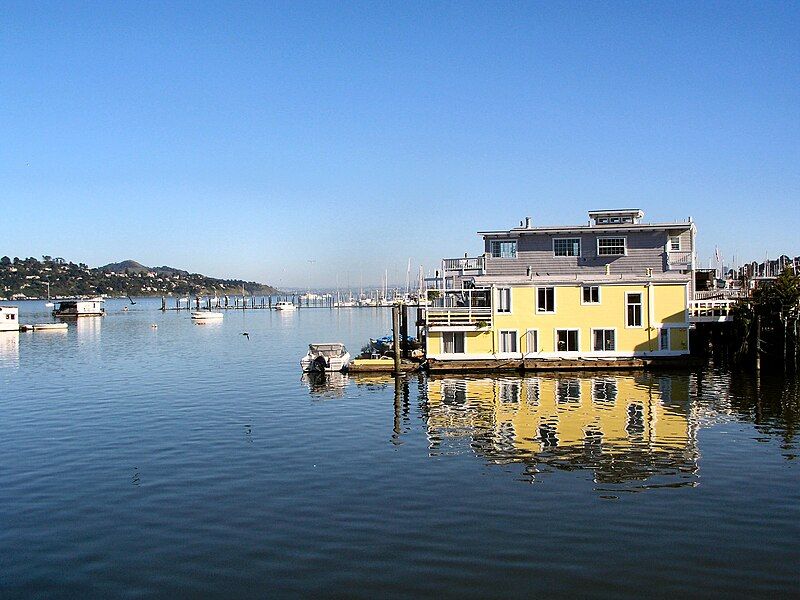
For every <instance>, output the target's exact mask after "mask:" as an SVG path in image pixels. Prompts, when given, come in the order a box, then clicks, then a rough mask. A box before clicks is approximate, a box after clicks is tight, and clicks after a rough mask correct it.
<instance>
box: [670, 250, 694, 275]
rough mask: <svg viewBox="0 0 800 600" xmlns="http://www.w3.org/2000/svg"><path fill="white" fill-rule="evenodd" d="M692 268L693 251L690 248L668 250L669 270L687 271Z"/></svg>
mask: <svg viewBox="0 0 800 600" xmlns="http://www.w3.org/2000/svg"><path fill="white" fill-rule="evenodd" d="M691 268H692V253H691V252H690V251H689V250H671V251H669V252H667V270H668V271H686V270H688V269H691Z"/></svg>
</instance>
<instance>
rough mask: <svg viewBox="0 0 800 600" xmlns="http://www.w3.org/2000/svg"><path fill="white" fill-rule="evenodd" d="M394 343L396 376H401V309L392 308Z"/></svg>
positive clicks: (397, 307)
mask: <svg viewBox="0 0 800 600" xmlns="http://www.w3.org/2000/svg"><path fill="white" fill-rule="evenodd" d="M392 338H393V339H392V341H393V343H394V374H395V375H399V374H400V307H399V306H397V305H395V306H393V307H392Z"/></svg>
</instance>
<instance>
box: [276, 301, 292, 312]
mask: <svg viewBox="0 0 800 600" xmlns="http://www.w3.org/2000/svg"><path fill="white" fill-rule="evenodd" d="M275 310H297V307H296V306H295V305H294V304H293V303H292V302H289V301H287V300H281V301H280V302H278V303H277V304H276V305H275Z"/></svg>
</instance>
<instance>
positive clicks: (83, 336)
mask: <svg viewBox="0 0 800 600" xmlns="http://www.w3.org/2000/svg"><path fill="white" fill-rule="evenodd" d="M103 319H104V317H78V318H77V319H73V320H72V322H74V323H75V331H76V335H77V338H78V343H79V344H90V343H93V342H98V341H100V327H101V325H102V324H103ZM68 322H69V321H68Z"/></svg>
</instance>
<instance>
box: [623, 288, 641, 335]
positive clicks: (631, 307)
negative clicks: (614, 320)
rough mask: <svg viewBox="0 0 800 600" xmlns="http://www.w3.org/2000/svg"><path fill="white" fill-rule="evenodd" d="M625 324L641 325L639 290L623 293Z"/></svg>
mask: <svg viewBox="0 0 800 600" xmlns="http://www.w3.org/2000/svg"><path fill="white" fill-rule="evenodd" d="M625 326H626V327H641V326H642V294H641V293H639V292H635V293H633V292H631V293H627V294H625Z"/></svg>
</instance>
